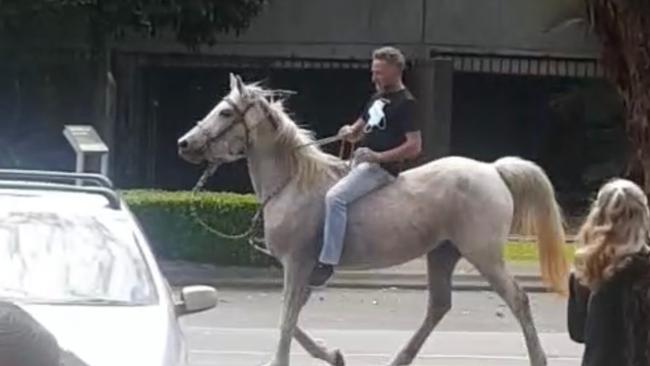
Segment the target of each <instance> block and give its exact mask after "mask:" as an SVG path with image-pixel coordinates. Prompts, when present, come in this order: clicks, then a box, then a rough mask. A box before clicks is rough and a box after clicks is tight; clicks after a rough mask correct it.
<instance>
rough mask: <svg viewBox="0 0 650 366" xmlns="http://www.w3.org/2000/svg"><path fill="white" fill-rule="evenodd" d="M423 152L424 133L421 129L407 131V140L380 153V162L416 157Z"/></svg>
mask: <svg viewBox="0 0 650 366" xmlns="http://www.w3.org/2000/svg"><path fill="white" fill-rule="evenodd" d="M421 152H422V134H421V133H420V131H412V132H407V133H406V141H404V143H403V144H401V145H400V146H398V147H396V148H394V149H391V150H386V151H383V152H380V153H378V155H379V156H378V159H379V162H380V163H390V162H394V161H402V160H411V159H415V158H417V157H418V155H420V153H421Z"/></svg>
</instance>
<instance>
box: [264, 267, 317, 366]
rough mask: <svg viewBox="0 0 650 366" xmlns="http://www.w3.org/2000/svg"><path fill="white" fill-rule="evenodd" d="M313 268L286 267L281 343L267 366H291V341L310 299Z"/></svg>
mask: <svg viewBox="0 0 650 366" xmlns="http://www.w3.org/2000/svg"><path fill="white" fill-rule="evenodd" d="M311 269H312V268H311V266H308V265H305V264H304V263H299V261H288V262H287V263H285V265H284V302H283V306H282V316H281V321H280V342H279V344H278V348H277V350H276V353H275V357H274V358H273V361H271V362H270V363H268V364H267V366H289V363H290V360H289V354H290V351H291V340H292V338H293V337H294V335H295V331H296V324H297V323H298V315H299V314H300V310H301V309H302V307H303V305H304V304H305V302H306V300H307V298H308V297H309V289H308V287H307V284H308V282H309V274H310V272H311Z"/></svg>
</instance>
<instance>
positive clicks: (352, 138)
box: [338, 119, 365, 143]
mask: <svg viewBox="0 0 650 366" xmlns="http://www.w3.org/2000/svg"><path fill="white" fill-rule="evenodd" d="M364 124H365V122H364V121H363V120H362V119H358V120H357V121H356V122H354V123H353V124H350V125H345V126H343V127H341V129H340V130H339V133H338V136H339V137H341V138H343V139H344V140H345V141H347V142H351V143H355V142H358V141H359V140H361V138H362V137H363V136H362V135H363V126H364Z"/></svg>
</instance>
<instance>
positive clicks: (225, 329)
mask: <svg viewBox="0 0 650 366" xmlns="http://www.w3.org/2000/svg"><path fill="white" fill-rule="evenodd" d="M184 329H186V330H190V331H198V332H211V333H269V332H273V333H279V332H280V329H279V328H278V329H275V328H234V327H201V326H186V327H184ZM304 330H305V331H308V332H309V333H312V332H319V333H320V332H322V333H330V332H336V333H338V332H345V333H371V334H377V333H381V332H391V333H409V334H412V333H414V332H415V329H413V330H406V329H400V330H394V329H326V328H309V329H304ZM431 334H432V335H434V334H446V335H457V336H467V335H478V336H496V337H498V336H508V335H520V336H522V339H523V332H494V331H480V330H478V331H454V330H434V331H433V333H431ZM538 334H539V335H540V336H558V335H566V337H567V340H569V335H568V333H566V332H545V333H538Z"/></svg>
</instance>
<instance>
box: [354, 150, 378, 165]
mask: <svg viewBox="0 0 650 366" xmlns="http://www.w3.org/2000/svg"><path fill="white" fill-rule="evenodd" d="M353 160H354V162H355V164H360V163H380V162H381V154H380V153H378V152H376V151H372V150H370V149H368V148H367V147H360V148H358V149H356V150H355V151H354V156H353Z"/></svg>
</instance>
